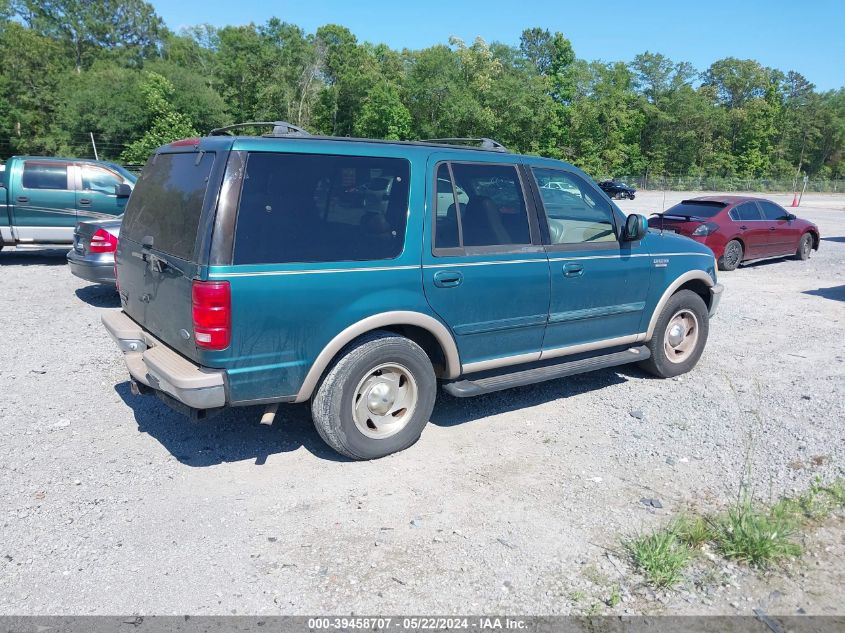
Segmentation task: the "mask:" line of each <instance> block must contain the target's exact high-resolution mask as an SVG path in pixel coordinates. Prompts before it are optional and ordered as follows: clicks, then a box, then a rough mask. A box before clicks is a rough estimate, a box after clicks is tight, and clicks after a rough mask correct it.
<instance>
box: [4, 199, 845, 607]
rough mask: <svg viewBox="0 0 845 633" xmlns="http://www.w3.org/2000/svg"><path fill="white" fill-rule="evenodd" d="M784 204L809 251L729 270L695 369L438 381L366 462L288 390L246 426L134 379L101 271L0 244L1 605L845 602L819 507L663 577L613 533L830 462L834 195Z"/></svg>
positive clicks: (837, 234) (789, 486) (839, 280)
mask: <svg viewBox="0 0 845 633" xmlns="http://www.w3.org/2000/svg"><path fill="white" fill-rule="evenodd" d="M682 197H684V194H681V193H670V194H667V195H666V199H665V205H666V206H669V205H670V204H672V203H674V202H676V201H678V200H680V199H681V198H682ZM776 199H778V200H779V201H780V202H782V203H787V204H788V202H789V201H790V200H791V196H788V197H787V196H783V197H776ZM663 205H664V196H663V194H657V193H643V194H641V195H639V196H638V197H637V199H636V200H634V201H624V202H622V203H621V205H620V206H622V207H623V208H625V209H626V210H627V211H638V212H652V211H659V210H660V208H661V207H662V206H663ZM799 214H800V215H803V216H806V217H808V218H810V219H812V220H814V221H815V222H817V223H818V225H819V226H820V228H821V232H822V235H823V236H824V241H823V242H822V246H821V250H820V252H819V253H818V254H815V255H814V257H813V258H812V259H811V260H810V261H808V262H797V261H791V260H776V261H770V262H766V263H758V264H755V265H750V266H745V267H743V268H740V269H739V270H737V271H735V272H733V273H724V274H723V275H722V278H721V280H722V282H723V283H724V284H725V286H726V291H725V294H724V298H723V301H722V305H721V308H720V312H719V315H718V316H717V318H716V319H715V320H714V321H713V323H712V326H711V332H710V341H709V343H708V347H707V349H706V351H705V353H704V356H703V358H702V360H701V362H700V363H699V365H698V367H697V368H696V369H695V370H694V371H693V372H692V373H690V374H688V375H686V376H683V377H682V378H678V379H675V380H669V381H660V380H657V379H652V378H649V377H647V376H646V375H644V374H642V373H641V372H639V371H638V370H636V369H634V368H621V369H620V370H617V371H611V370H606V371H602V372H598V373H595V374H590V375H583V376H576V377H573V378H568V379H564V380H560V381H555V382H551V383H545V384H542V385H536V386H531V387H524V388H520V389H515V390H511V391H507V392H502V393H498V394H493V395H489V396H483V397H479V398H476V399H469V400H458V399H453V398H450V397H449V396H447V395H446V394H443V393H441V394H440V395H439V397H438V404H437V406H436V407H435V410H434V414H433V417H432V424H430V425H429V426H428V428H427V429H426V431H425V432H424V433H423V436H422V439H421V440H420V442H419V443H418V444H417V445H416V446H414V447H412V448H411V449H410V450H408V451H406V452H404V453H401V454H398V455H394V456H391V457H388V458H385V459H382V460H378V461H374V462H364V463H356V462H349V461H344V460H342V459H341V458H339V457H338V456H336V455H335V454H334V453H332V452H331V451H330V450H328V449H327V448H326V447H325V446H324V445H323V444H322V443H321V441H320V439H319V438H318V436H317V434H316V432H315V431H314V429H313V427H312V426H311V424H310V422H309V418H308V409H307V408H306V407H305V406H291V407H288V408H284V409H282V410H281V411H280V415H279V416H278V417H277V419H276V423H275V424H274V425H273V426H272V427H265V426H261V425H259V424H258V418H259V414H260V410H258V409H245V410H240V411H237V412H233V413H228V414H226V415H224V416H221V417H218V418H215V419H213V420H210V421H207V422H203V423H192V422H190V421H188V420H186V419H184V418H182V417H180V416H178V415H176V414H174V413H171V412H170V411H169V410H168V409H167V408H166V407H165V406H163V405H162V404H161V403H160V402H159V401H158V400H157V399H155V398H151V397H132V396H131V395H130V393H129V386H128V383H127V381H126V377H127V375H126V370H125V367H124V364H123V361H122V359H121V358H120V354H119V353H118V351H117V349H116V348H115V346H114V345H113V343H112V342H111V341H110V340H109V339H108V337H107V335H106V334H105V332H104V330H103V329H102V327H101V326H100V323H99V315H100V312H101V311H102V310H104V309H106V310H108V309H115V308H116V307H117V305H118V303H117V299H116V295H115V294H114V293H113V291H110V290H108V289H106V288H102V287H98V286H90V285H87V284H86V283H84V282H82V281H81V280H78V279H76V278H75V277H72V276H71V275H70V273H69V271H68V269H67V266H66V265H65V260H64V252H60V251H38V252H35V251H29V252H24V251H11V252H10V251H9V250H6V251H3V253H0V270H2V277H0V327H2V331H3V333H4V336H3V349H4V352H5V353H4V354H2V355H0V393H2V399H1V400H0V434H2V436H0V473H2V474H1V475H0V513H2V518H0V521H2V538H0V565H1V566H2V569H3V573H2V574H0V614H51V613H70V614H110V613H112V614H113V613H141V614H153V613H156V614H171V613H180V614H181V613H189V614H230V613H239V614H247V613H261V614H277V613H282V614H314V613H350V612H355V613H467V612H469V613H485V612H488V613H489V612H496V613H519V614H568V613H584V612H609V613H626V612H627V613H641V612H647V613H661V612H664V613H666V612H671V613H736V612H737V611H739V612H743V613H746V612H750V611H751V609H752V608H754V607H758V606H762V607H764V608H766V609H767V610H768V611H769V612H782V613H795V611H796V609H799V608H800V609H804V610H805V611H807V612H814V613H834V612H836V613H843V610H845V607H843V604H845V601H843V598H845V591H843V586H845V539H843V524H842V523H841V522H839V521H837V520H832V521H830V522H829V523H828V524H826V525H824V526H823V527H822V528H820V529H819V530H817V531H815V532H813V533H812V534H810V535H808V536H807V540H806V543H805V545H806V547H807V548H808V549H809V550H810V554H809V555H808V556H807V557H805V559H802V561H800V562H798V563H794V564H791V565H790V566H788V568H785V569H779V570H775V571H773V572H769V573H768V574H764V575H761V574H756V573H751V572H749V571H747V570H744V569H742V568H737V567H735V566H731V565H725V564H723V563H719V562H714V563H713V565H712V568H711V569H709V570H707V569H704V570H703V571H702V569H701V568H699V569H697V570H694V571H691V572H690V575H689V579H688V582H687V583H686V584H685V585H684V586H682V587H681V588H680V589H679V590H677V591H673V592H669V593H658V594H655V593H653V592H651V591H650V590H648V589H647V588H645V587H643V586H642V585H641V583H640V579H639V578H638V576H637V575H636V574H634V573H633V572H632V571H631V569H630V567H629V564H628V563H627V561H626V560H625V557H624V554H623V553H622V551H621V547H620V541H621V540H622V539H624V538H625V537H628V536H631V535H633V534H635V533H637V532H638V531H641V530H646V529H650V528H652V527H657V526H661V525H663V524H665V523H666V522H667V521H668V519H669V518H670V517H671V516H672V515H673V514H675V513H676V512H678V511H680V510H683V509H685V508H690V507H692V508H700V509H717V508H721V507H724V506H725V504H727V503H730V501H731V499H733V498H735V497H736V494H737V492H738V489H739V486H740V483H741V481H743V478H745V479H746V480H749V481H750V482H751V484H752V486H753V487H754V490H755V491H756V493H757V495H758V496H760V497H763V498H769V497H776V496H777V495H779V494H782V493H788V492H790V491H793V490H803V489H805V488H806V487H807V486H808V485H809V483H810V482H811V481H812V479H813V477H815V476H816V475H821V476H823V477H826V478H832V477H834V476H836V475H838V474H842V473H843V470H844V469H845V459H843V457H845V429H843V420H845V338H843V332H845V328H843V318H845V310H843V307H845V303H843V302H845V274H844V273H845V267H843V264H845V197H842V196H840V197H834V196H821V195H813V196H807V197H805V200H804V202H803V204H802V207H801V208H800V209H799ZM644 497H645V498H657V499H659V500H660V501H661V504H662V508H661V509H656V508H652V507H646V506H645V505H643V504H642V503H641V501H640V500H641V499H642V498H644ZM699 567H700V566H699ZM701 574H709V576H708V578H709V581H708V583H703V582H702V580H701ZM696 583H698V584H699V585H701V584H704V585H706V587H705V588H704V589H702V588H697V586H696ZM710 585H712V587H710V588H707V587H709V586H710ZM614 587H618V588H619V592H620V594H621V600H622V601H621V602H620V603H619V604H618V605H615V606H613V607H610V606H607V605H605V604H604V601H606V600H608V596H609V595H610V592H611V591H612V590H613V588H614Z"/></svg>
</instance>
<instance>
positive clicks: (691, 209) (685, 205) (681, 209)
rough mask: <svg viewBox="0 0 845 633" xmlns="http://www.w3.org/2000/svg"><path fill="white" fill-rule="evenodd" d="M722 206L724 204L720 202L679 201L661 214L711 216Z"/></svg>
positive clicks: (722, 207) (695, 216) (694, 216)
mask: <svg viewBox="0 0 845 633" xmlns="http://www.w3.org/2000/svg"><path fill="white" fill-rule="evenodd" d="M724 208H725V205H724V204H722V203H721V202H681V203H680V204H676V205H675V206H674V207H671V208H670V209H668V210H667V211H666V212H665V213H664V214H663V215H665V216H666V217H669V216H679V217H687V216H690V217H693V218H712V217H713V216H714V215H716V214H717V213H719V211H721V210H722V209H724Z"/></svg>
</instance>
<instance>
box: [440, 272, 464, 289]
mask: <svg viewBox="0 0 845 633" xmlns="http://www.w3.org/2000/svg"><path fill="white" fill-rule="evenodd" d="M463 280H464V276H463V274H461V273H459V272H458V271H457V270H441V271H439V272H436V273H434V285H435V286H437V287H438V288H454V287H455V286H460V285H461V282H462V281H463Z"/></svg>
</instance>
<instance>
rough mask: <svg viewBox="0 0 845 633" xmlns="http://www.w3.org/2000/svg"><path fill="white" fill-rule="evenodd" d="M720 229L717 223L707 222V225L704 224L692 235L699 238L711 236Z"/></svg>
mask: <svg viewBox="0 0 845 633" xmlns="http://www.w3.org/2000/svg"><path fill="white" fill-rule="evenodd" d="M718 228H719V225H718V224H716V223H715V222H707V223H706V224H702V225H701V226H699V227H697V228H696V229H695V230H694V231H693V232H692V234H693V235H698V236H699V237H702V236H705V235H710V234H711V233H713V232H715V231H716V230H717V229H718Z"/></svg>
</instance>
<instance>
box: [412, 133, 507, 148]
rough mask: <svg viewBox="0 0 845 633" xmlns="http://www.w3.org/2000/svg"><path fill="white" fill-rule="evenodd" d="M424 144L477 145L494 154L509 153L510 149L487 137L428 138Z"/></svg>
mask: <svg viewBox="0 0 845 633" xmlns="http://www.w3.org/2000/svg"><path fill="white" fill-rule="evenodd" d="M422 142H423V143H445V144H447V145H472V144H475V143H477V144H478V146H479V147H480V148H481V149H489V150H491V151H494V152H507V151H508V148H507V147H505V146H504V145H502V144H501V143H500V142H499V141H494V140H493V139H492V138H487V137H485V136H482V137H479V138H427V139H423V141H422Z"/></svg>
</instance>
